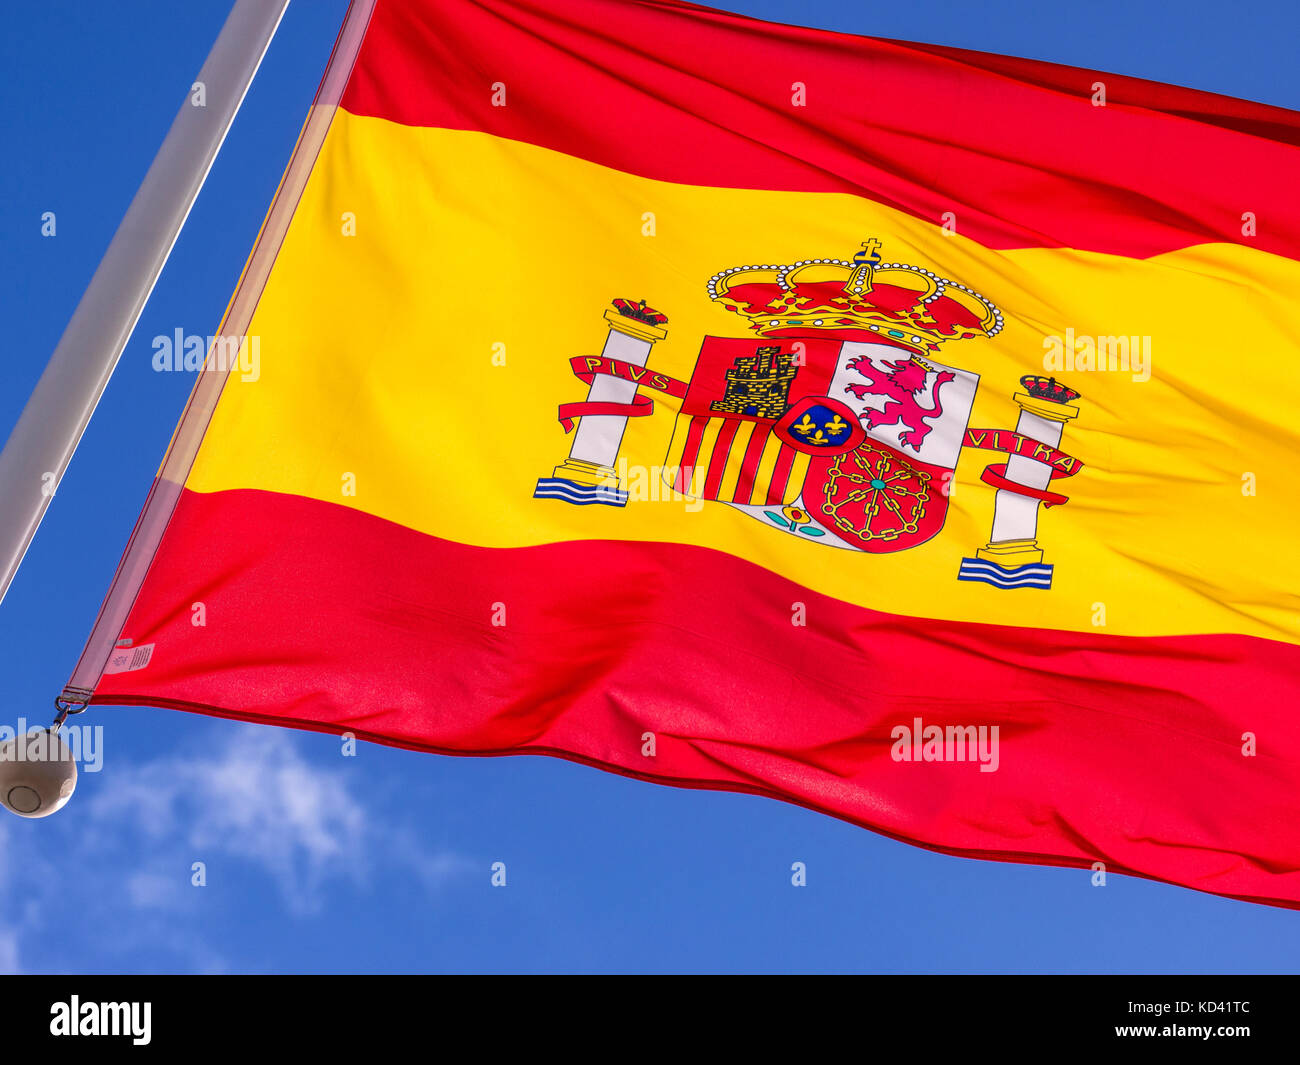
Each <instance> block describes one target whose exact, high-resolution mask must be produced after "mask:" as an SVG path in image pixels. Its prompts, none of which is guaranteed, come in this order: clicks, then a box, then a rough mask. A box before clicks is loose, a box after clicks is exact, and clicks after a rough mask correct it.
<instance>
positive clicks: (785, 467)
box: [767, 445, 794, 504]
mask: <svg viewBox="0 0 1300 1065" xmlns="http://www.w3.org/2000/svg"><path fill="white" fill-rule="evenodd" d="M793 466H794V448H792V447H786V446H785V445H782V447H781V452H780V454H778V455H777V457H776V466H775V467H774V468H773V469H772V483H771V484H769V485H768V486H767V501H768V503H769V504H772V503H784V502H785V486H786V482H787V481H789V480H790V470H791V468H792V467H793Z"/></svg>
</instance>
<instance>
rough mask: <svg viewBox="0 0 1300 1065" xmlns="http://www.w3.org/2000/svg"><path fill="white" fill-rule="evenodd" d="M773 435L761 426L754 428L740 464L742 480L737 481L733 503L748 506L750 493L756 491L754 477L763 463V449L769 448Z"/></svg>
mask: <svg viewBox="0 0 1300 1065" xmlns="http://www.w3.org/2000/svg"><path fill="white" fill-rule="evenodd" d="M771 435H772V430H771V429H765V428H763V427H762V426H760V425H755V426H754V432H753V435H751V436H750V438H749V446H748V447H747V448H745V457H744V458H743V459H742V460H741V463H740V479H739V480H738V481H736V491H735V492H734V493H733V494H732V496H731V499H732V502H734V503H746V504H747V503H748V502H749V493H750V492H751V491H753V489H754V476H755V475H756V474H757V473H758V466H759V463H760V462H762V461H763V448H765V447H766V446H767V441H768V438H769V437H770V436H771Z"/></svg>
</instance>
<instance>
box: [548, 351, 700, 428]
mask: <svg viewBox="0 0 1300 1065" xmlns="http://www.w3.org/2000/svg"><path fill="white" fill-rule="evenodd" d="M569 366H570V367H571V368H572V369H573V375H574V376H575V377H576V378H577V379H578V380H579V381H581V382H582V383H583V384H586V385H590V384H591V383H592V381H594V380H595V379H596V377H597V376H598V375H600V374H605V375H606V376H609V377H621V378H622V379H623V380H624V381H633V382H635V383H636V384H638V385H645V386H646V387H647V388H653V389H655V390H656V391H659V392H663V393H664V394H665V395H669V396H676V397H677V398H679V399H680V398H681V397H683V396H685V395H686V382H685V381H679V380H677V378H675V377H669V376H668V375H667V374H666V373H660V372H659V371H657V370H648V369H646V368H645V367H644V366H637V365H635V364H634V363H630V362H624V361H623V360H622V359H611V358H607V357H605V356H603V355H601V356H598V357H597V356H589V355H575V356H574V357H573V358H571V359H570V360H569ZM654 408H655V405H654V400H652V399H651V398H650V397H649V396H641V395H638V396H634V397H633V399H632V402H631V403H609V402H601V401H596V402H592V401H591V400H585V399H584V400H581V401H580V402H577V403H561V404H560V424H561V425H562V426H563V427H564V431H565V432H566V433H571V432H573V424H574V421H575V419H577V418H581V417H582V416H583V415H586V414H615V415H618V416H620V417H623V418H644V417H645V416H646V415H647V414H652V413H653V412H654Z"/></svg>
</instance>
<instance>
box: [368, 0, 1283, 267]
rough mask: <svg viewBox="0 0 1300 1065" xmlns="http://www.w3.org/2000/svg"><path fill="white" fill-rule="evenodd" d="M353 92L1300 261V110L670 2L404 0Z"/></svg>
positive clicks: (377, 102) (996, 224) (828, 186)
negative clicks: (1247, 226) (797, 98)
mask: <svg viewBox="0 0 1300 1065" xmlns="http://www.w3.org/2000/svg"><path fill="white" fill-rule="evenodd" d="M1098 81H1100V82H1103V83H1104V85H1105V92H1106V106H1104V107H1096V106H1094V105H1093V94H1094V88H1093V86H1094V83H1096V82H1098ZM497 85H500V86H504V91H505V94H506V96H505V106H493V95H494V86H497ZM797 85H802V86H804V91H805V94H806V95H805V101H804V106H796V105H795V104H794V101H793V96H794V93H795V92H796V91H797V89H796V86H797ZM498 99H499V97H498ZM343 106H344V107H345V108H346V109H347V110H349V111H351V112H352V113H353V114H358V115H373V116H378V117H380V118H386V119H389V120H391V121H394V122H401V123H406V124H408V125H421V126H442V127H447V128H451V129H466V130H482V131H485V132H488V133H492V134H494V135H496V136H500V137H506V138H510V139H513V140H518V141H526V142H529V143H532V144H537V145H541V146H543V147H546V148H552V149H555V150H557V151H561V152H565V153H567V154H569V155H574V156H578V157H581V158H584V159H590V160H593V161H595V162H598V163H601V164H604V165H605V166H610V167H614V168H616V169H619V170H624V171H628V172H630V173H634V174H641V175H644V176H647V177H652V178H658V179H662V180H667V181H675V182H683V183H686V184H693V185H710V186H721V187H730V188H764V189H781V190H792V191H810V192H848V193H853V194H856V195H859V196H865V197H867V198H869V199H871V200H875V201H877V202H879V203H883V204H887V205H890V206H892V207H896V208H898V209H900V210H902V211H906V212H908V213H909V214H912V215H915V216H917V217H919V218H922V219H925V220H926V221H929V222H931V223H933V224H935V225H939V224H941V223H942V222H944V221H945V218H944V216H945V213H947V212H952V215H953V219H952V222H953V223H954V224H955V226H956V229H957V232H958V233H961V234H964V235H966V236H969V237H973V238H974V239H975V240H977V241H979V242H980V243H982V244H984V245H986V246H988V247H992V248H1011V247H1061V246H1064V247H1072V248H1081V249H1088V250H1093V251H1102V252H1113V253H1117V254H1121V255H1132V256H1149V255H1154V254H1157V253H1160V252H1165V251H1170V250H1173V249H1175V248H1181V247H1186V246H1188V245H1192V244H1199V243H1204V242H1206V241H1227V242H1231V243H1240V244H1248V245H1254V246H1257V247H1260V248H1264V249H1266V250H1268V251H1272V252H1276V253H1278V254H1282V255H1287V256H1290V257H1292V258H1295V257H1300V201H1298V200H1297V197H1296V196H1295V195H1294V186H1295V181H1294V175H1295V174H1296V172H1297V170H1298V169H1300V150H1298V146H1300V115H1298V114H1297V113H1296V112H1293V111H1287V110H1284V109H1282V108H1277V107H1269V106H1266V105H1263V104H1256V103H1250V102H1247V101H1243V100H1235V99H1232V98H1229V97H1224V96H1217V95H1214V94H1212V93H1205V92H1198V91H1196V90H1192V89H1183V88H1178V87H1175V86H1170V85H1161V84H1159V83H1156V82H1149V81H1143V80H1140V79H1136V78H1126V77H1120V76H1119V75H1116V74H1097V73H1095V72H1092V71H1086V70H1079V69H1076V68H1073V67H1065V66H1057V65H1055V64H1049V63H1039V62H1035V61H1032V60H1026V59H1012V58H1008V57H1005V56H994V55H985V54H982V53H978V52H968V51H962V50H958V49H951V48H942V47H938V46H934V45H921V44H910V43H906V42H901V41H886V40H878V39H874V38H867V37H853V36H848V35H845V34H838V33H829V32H825V31H821V30H812V29H805V28H801V27H793V26H781V25H776V24H773V23H768V22H758V21H754V20H752V19H747V18H744V17H743V16H740V15H734V14H730V13H727V12H721V11H711V10H708V9H705V8H698V7H695V6H693V5H690V4H685V3H676V2H672V0H638V2H637V3H627V2H622V0H617V2H616V0H473V2H471V0H438V2H434V0H384V2H383V3H381V4H380V5H379V7H378V10H377V11H376V12H375V15H374V19H373V21H372V23H371V26H370V30H369V33H368V34H367V37H366V41H365V45H364V47H363V50H362V53H361V57H360V62H359V63H358V65H357V68H356V70H355V71H354V73H353V76H352V80H351V82H350V84H349V86H348V90H347V92H346V94H345V96H344V98H343ZM1245 211H1250V212H1253V213H1254V214H1255V215H1256V216H1257V217H1258V219H1259V235H1258V236H1252V237H1247V236H1243V234H1242V226H1243V220H1242V214H1243V212H1245ZM857 239H859V238H857V237H854V240H857ZM852 250H853V248H852V247H850V248H810V249H808V251H807V254H809V255H824V254H825V255H829V254H834V255H847V254H848V252H850V251H852ZM885 254H886V256H888V255H889V254H890V252H889V251H888V249H886V253H885Z"/></svg>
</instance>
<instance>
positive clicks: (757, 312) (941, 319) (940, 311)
mask: <svg viewBox="0 0 1300 1065" xmlns="http://www.w3.org/2000/svg"><path fill="white" fill-rule="evenodd" d="M879 247H880V242H879V241H878V240H876V239H875V238H872V239H871V240H867V241H864V242H863V244H862V250H861V251H859V252H858V253H857V254H856V255H854V257H853V260H852V261H849V260H846V259H802V260H800V261H799V262H796V263H791V264H789V265H788V266H780V265H766V266H733V267H732V268H731V269H729V270H723V271H721V272H719V273H716V274H714V275H713V276H712V277H711V278H709V286H708V287H709V298H710V299H713V300H716V301H717V302H718V303H721V304H722V305H723V306H724V307H726V308H727V309H728V310H730V311H735V312H736V313H737V314H740V315H742V316H743V317H745V318H748V319H749V327H750V328H751V329H753V330H754V331H755V332H756V333H758V334H760V335H761V336H768V337H825V338H827V339H834V340H865V341H875V342H883V343H887V344H893V345H895V346H896V347H900V348H903V349H904V350H906V351H910V352H913V353H919V352H922V351H937V350H938V349H939V345H940V344H942V343H943V342H944V341H945V340H969V339H970V338H971V337H978V336H986V337H991V336H996V335H997V334H998V333H999V332H1000V331H1001V329H1002V312H1001V311H999V310H998V309H997V307H995V306H994V305H993V304H992V303H991V302H990V301H989V300H987V299H985V298H984V297H983V296H981V295H980V294H979V293H978V292H976V291H975V290H974V289H970V288H967V287H966V286H965V285H962V284H958V283H957V282H956V281H950V280H948V279H947V278H944V277H940V276H939V275H938V274H935V273H932V272H931V271H929V270H926V269H924V268H923V267H920V266H909V265H908V264H907V263H886V262H883V261H882V260H881V257H880V254H879V251H878V250H877V249H879Z"/></svg>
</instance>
